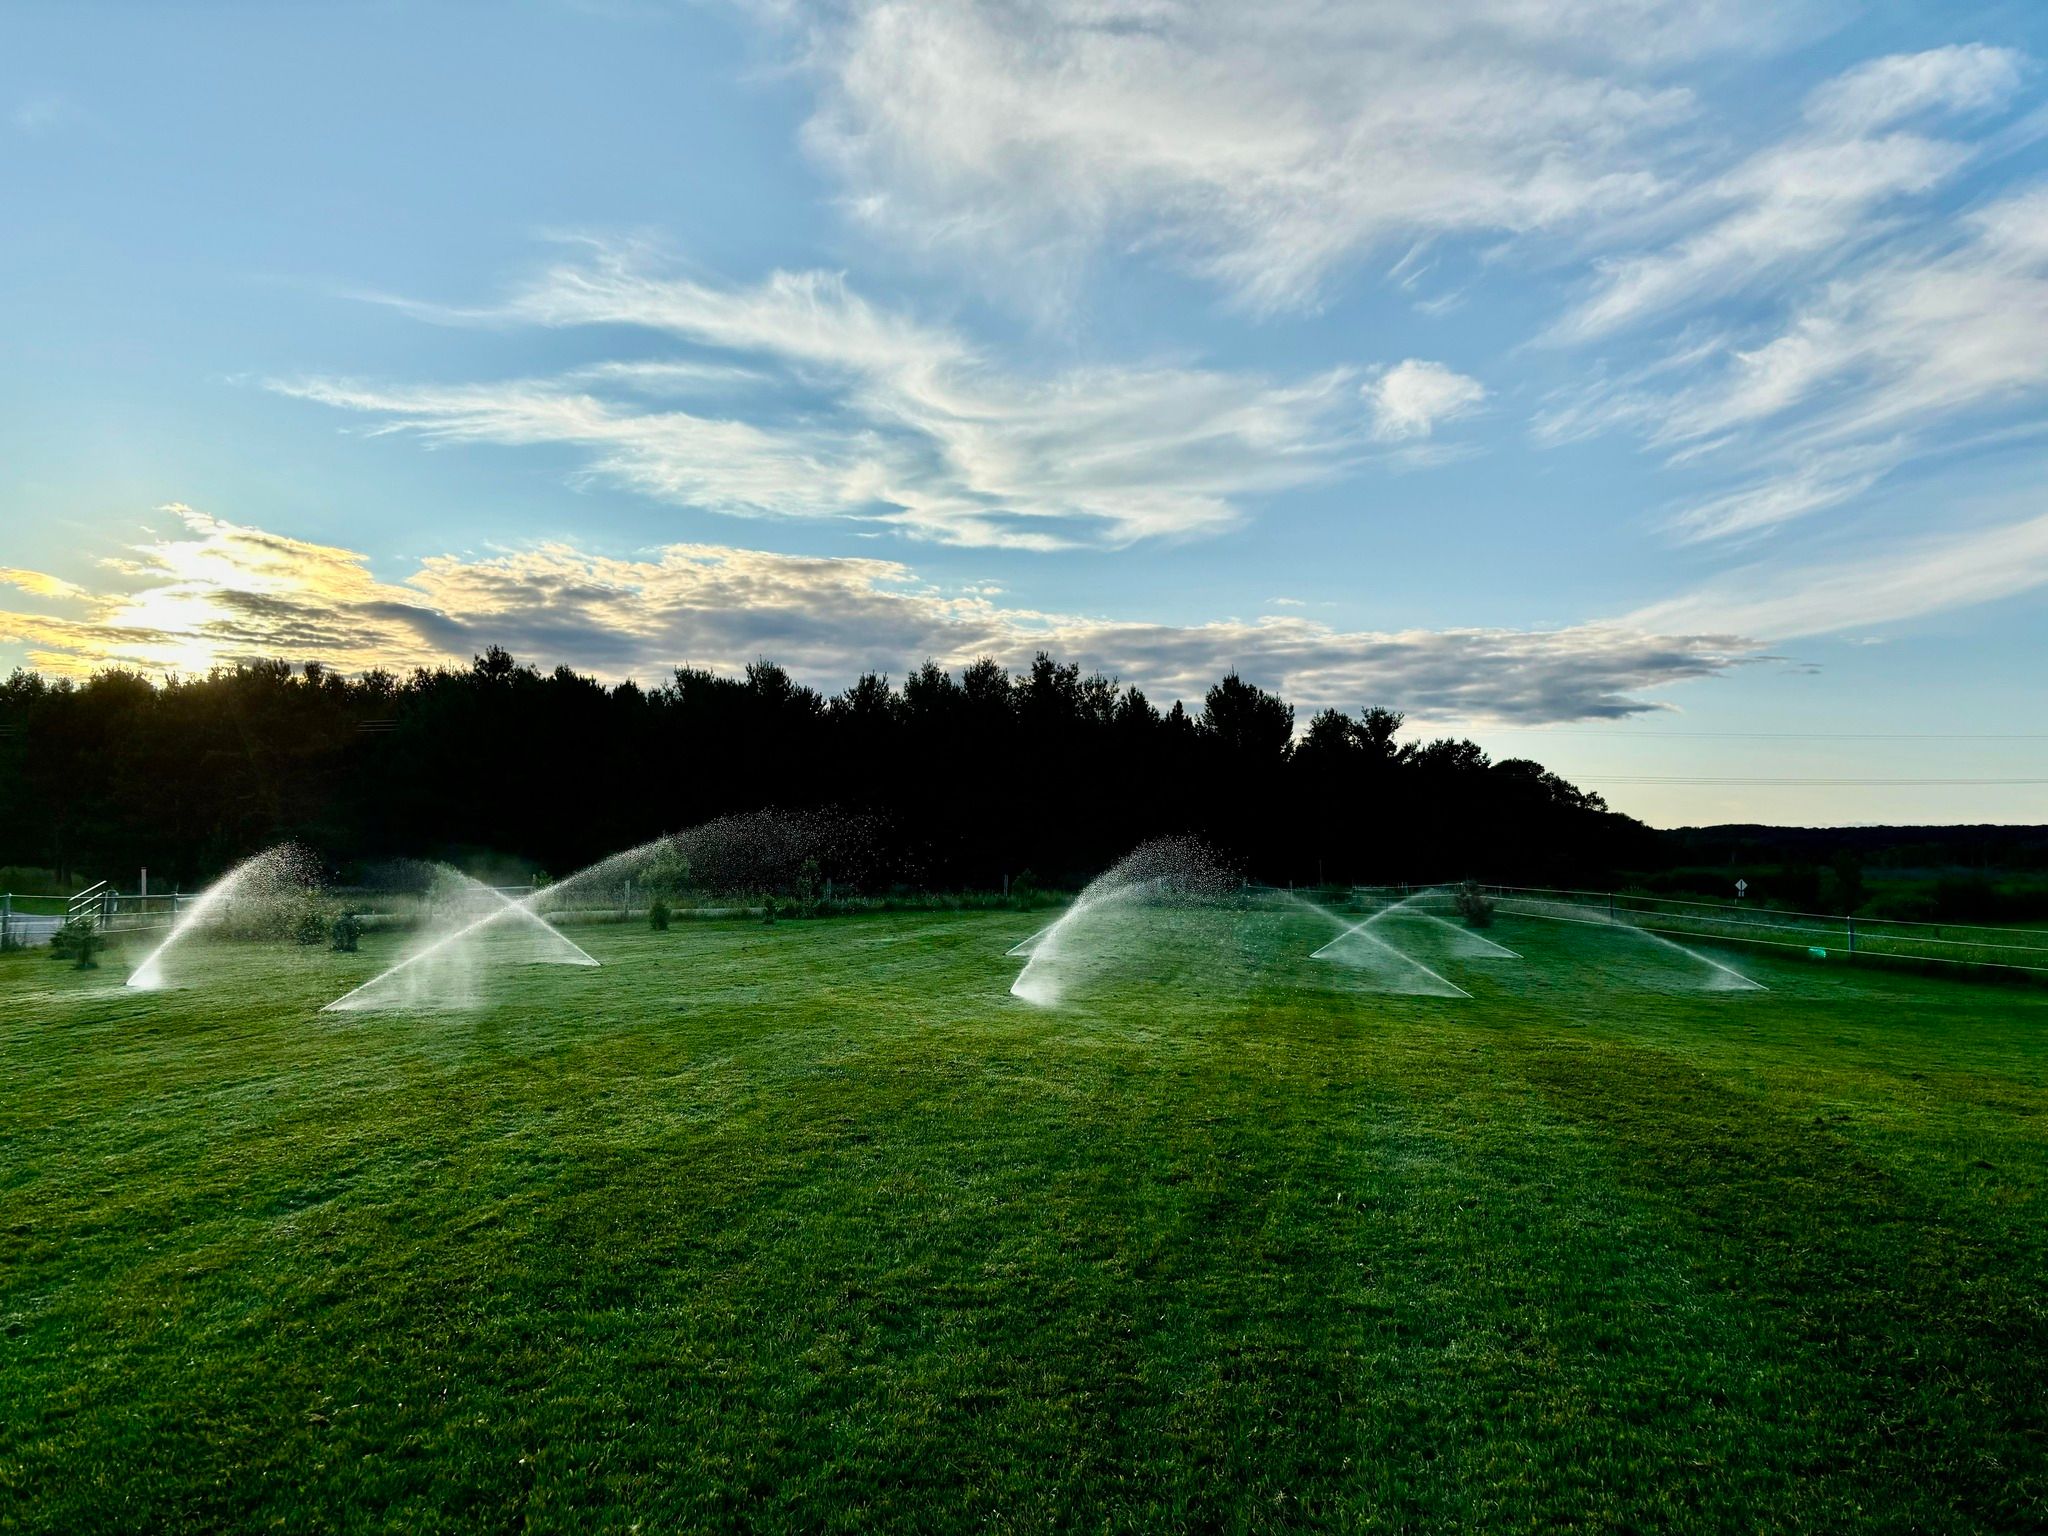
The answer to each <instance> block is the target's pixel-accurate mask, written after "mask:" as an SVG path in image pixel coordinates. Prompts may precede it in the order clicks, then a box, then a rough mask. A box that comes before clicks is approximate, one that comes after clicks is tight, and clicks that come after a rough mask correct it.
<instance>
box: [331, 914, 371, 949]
mask: <svg viewBox="0 0 2048 1536" xmlns="http://www.w3.org/2000/svg"><path fill="white" fill-rule="evenodd" d="M362 937H363V920H362V919H361V918H359V917H357V916H356V915H355V913H353V912H344V913H342V914H341V916H339V917H337V918H336V919H335V920H334V926H333V927H332V928H331V929H329V930H328V935H327V947H328V948H329V949H331V950H333V951H334V952H335V953H336V954H338V955H352V954H354V953H355V952H356V947H357V946H358V945H359V944H360V943H361V941H362Z"/></svg>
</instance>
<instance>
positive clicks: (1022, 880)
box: [1010, 869, 1038, 911]
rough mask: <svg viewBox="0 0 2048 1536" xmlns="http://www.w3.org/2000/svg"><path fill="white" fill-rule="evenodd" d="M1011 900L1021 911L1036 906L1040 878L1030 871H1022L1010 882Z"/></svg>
mask: <svg viewBox="0 0 2048 1536" xmlns="http://www.w3.org/2000/svg"><path fill="white" fill-rule="evenodd" d="M1010 900H1011V902H1012V903H1013V904H1014V905H1015V906H1016V907H1017V908H1018V910H1020V911H1022V910H1024V909H1026V908H1028V907H1031V906H1034V905H1035V904H1036V903H1037V901H1038V877H1037V876H1036V875H1034V874H1032V873H1031V871H1030V870H1028V869H1026V870H1022V871H1020V872H1019V873H1018V875H1017V878H1016V879H1014V880H1012V881H1011V882H1010Z"/></svg>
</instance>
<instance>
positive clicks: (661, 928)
mask: <svg viewBox="0 0 2048 1536" xmlns="http://www.w3.org/2000/svg"><path fill="white" fill-rule="evenodd" d="M673 915H674V914H673V913H671V912H670V911H669V909H668V902H667V901H666V900H664V899H663V898H662V897H659V896H657V897H655V898H654V900H653V901H652V902H651V903H649V905H648V908H647V926H648V927H650V928H652V929H653V930H654V931H655V932H656V933H667V932H668V921H669V918H670V917H672V916H673Z"/></svg>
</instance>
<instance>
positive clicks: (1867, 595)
mask: <svg viewBox="0 0 2048 1536" xmlns="http://www.w3.org/2000/svg"><path fill="white" fill-rule="evenodd" d="M2043 585H2048V514H2041V515H2036V516H2033V517H2027V518H2022V519H2019V520H2016V521H2008V522H2004V523H1997V524H1992V525H1989V526H1985V527H1980V528H1976V529H1972V530H1970V531H1968V532H1965V533H1961V534H1943V535H1938V536H1934V537H1930V538H1926V539H1921V540H1916V541H1914V542H1911V543H1908V544H1905V545H1902V546H1893V547H1890V548H1887V549H1883V550H1880V551H1878V552H1876V553H1874V554H1867V555H1858V556H1854V557H1852V558H1849V559H1845V560H1839V561H1836V562H1833V563H1831V564H1825V565H1812V566H1806V567H1801V568H1794V569H1790V570H1788V569H1786V568H1785V567H1783V566H1782V565H1775V564H1772V565H1756V566H1751V567H1748V568H1745V569H1743V570H1739V571H1735V572H1732V573H1730V574H1729V575H1727V576H1726V577H1724V578H1722V579H1721V580H1719V581H1716V582H1713V583H1710V584H1708V585H1707V586H1705V587H1702V588H1700V589H1699V590H1698V591H1695V592H1692V593H1688V594H1687V595H1685V596H1683V597H1680V598H1675V599H1672V600H1670V601H1668V602H1662V603H1656V604H1653V605H1651V606H1649V607H1646V608H1641V609H1638V610H1637V611H1636V612H1634V613H1632V614H1630V615H1629V616H1628V617H1627V618H1626V619H1625V620H1623V621H1622V622H1623V623H1626V624H1630V625H1635V626H1640V627H1643V628H1646V629H1651V630H1660V629H1662V630H1668V629H1677V630H1690V629H1709V630H1727V631H1732V632H1735V633H1740V634H1744V635H1756V636H1759V637H1761V638H1762V639H1764V640H1767V641H1769V640H1778V639H1790V638H1795V637H1798V636H1802V635H1825V634H1835V633H1838V632H1840V631H1842V630H1847V629H1863V628H1868V627H1870V626H1873V625H1879V624H1889V623H1896V622H1899V621H1901V620H1905V619H1914V618H1920V617H1922V616H1924V615H1926V614H1930V613H1940V612H1945V611H1947V610H1949V609H1954V608H1963V607H1968V606H1970V605H1972V604H1975V603H1986V602H1994V601H1996V600H1998V599H2000V598H2005V597H2013V596H2016V595H2018V594H2019V593H2022V592H2031V591H2033V590H2035V589H2036V588H2038V587H2041V586H2043Z"/></svg>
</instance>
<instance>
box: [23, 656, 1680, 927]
mask: <svg viewBox="0 0 2048 1536" xmlns="http://www.w3.org/2000/svg"><path fill="white" fill-rule="evenodd" d="M1401 723H1402V721H1401V716H1400V715H1398V714H1396V713H1393V712H1391V711H1389V710H1385V709H1378V708H1371V707H1367V708H1363V709H1361V710H1360V711H1358V712H1357V713H1355V714H1347V713H1343V712H1340V711H1336V710H1326V711H1324V712H1323V713H1321V714H1318V715H1316V716H1315V717H1314V718H1312V719H1310V720H1308V721H1307V722H1306V723H1305V725H1303V726H1302V727H1301V728H1300V729H1299V731H1297V722H1296V714H1295V710H1294V709H1293V707H1292V706H1291V705H1289V704H1288V703H1287V702H1286V701H1284V700H1283V699H1281V698H1279V697H1277V696H1275V695H1274V694H1272V693H1269V692H1266V691H1264V690H1262V689H1260V688H1257V687H1254V686H1252V685H1251V684H1249V683H1247V682H1245V681H1243V680H1242V679H1241V678H1238V677H1235V676H1229V677H1225V678H1222V679H1221V680H1219V681H1218V682H1217V683H1216V684H1215V686H1213V687H1212V688H1210V689H1209V690H1208V693H1207V696H1206V698H1205V699H1204V701H1203V703H1202V706H1201V708H1200V709H1199V710H1197V711H1192V712H1191V711H1189V710H1187V709H1185V708H1183V707H1182V706H1181V705H1180V704H1175V705H1173V706H1172V707H1171V708H1169V709H1166V710H1161V709H1158V708H1157V707H1155V706H1154V705H1153V704H1152V703H1150V702H1149V701H1148V700H1147V699H1146V698H1145V696H1144V695H1143V694H1142V693H1140V692H1139V691H1138V690H1136V689H1135V688H1129V687H1119V686H1118V685H1117V683H1116V682H1115V681H1114V680H1112V679H1109V678H1105V677H1101V676H1095V675H1088V674H1084V673H1083V672H1082V671H1081V670H1080V669H1079V668H1078V667H1076V666H1072V665H1068V664H1063V663H1060V662H1057V661H1055V660H1053V659H1051V658H1050V657H1046V656H1041V657H1039V658H1038V660H1037V662H1036V663H1035V664H1034V665H1033V666H1032V667H1031V669H1030V670H1029V671H1028V672H1027V673H1024V674H1023V675H1020V676H1012V675H1011V674H1010V673H1008V672H1006V671H1005V670H1004V669H1003V668H1002V667H1001V666H999V665H997V664H996V663H995V662H992V661H980V662H976V663H974V664H973V665H971V666H969V667H967V668H965V669H964V671H962V672H961V674H960V675H959V676H957V677H955V676H953V675H951V674H949V673H948V672H946V671H944V670H942V669H941V668H939V667H937V666H935V665H932V664H930V663H927V664H926V665H924V666H922V667H920V668H918V669H917V670H916V671H914V672H912V673H911V674H910V675H909V676H908V677H907V678H906V679H905V680H904V682H903V684H902V686H901V687H895V686H892V685H891V684H890V682H889V681H888V680H886V679H884V678H882V677H878V676H866V677H863V678H861V679H860V681H859V682H857V683H856V684H855V685H854V686H853V687H851V688H849V689H847V690H846V691H845V692H843V693H840V694H838V695H836V696H832V697H826V696H824V695H822V694H820V693H818V692H817V691H815V690H813V689H811V688H807V687H805V686H803V685H802V684H800V683H799V682H797V681H796V680H794V679H792V678H791V677H790V676H789V674H788V673H786V672H785V671H784V670H783V669H781V668H780V667H777V666H775V665H772V664H769V663H766V662H762V663H757V664H755V665H753V666H750V667H748V668H747V670H746V674H745V676H744V677H740V678H728V677H719V676H715V675H713V674H711V673H709V672H705V671H699V670H688V669H683V670H678V671H676V672H675V674H674V675H673V676H672V677H671V678H670V679H669V680H668V681H666V682H664V683H662V684H660V685H659V686H655V687H643V686H639V685H636V684H634V683H630V682H627V683H618V684H608V683H604V682H600V681H598V680H595V679H593V678H590V677H586V676H583V675H580V674H578V673H575V672H572V671H570V670H568V669H566V668H561V669H557V670H556V671H554V672H552V673H543V672H540V671H537V670H535V669H534V668H532V667H528V666H522V665H520V664H518V663H517V662H516V661H515V660H514V659H513V658H512V657H511V656H509V655H507V654H506V653H505V652H504V651H502V650H498V649H493V650H491V651H490V652H489V653H488V654H486V655H484V656H481V657H478V658H477V659H476V660H475V662H474V664H473V665H472V666H470V667H468V668H467V669H444V670H436V671H419V672H415V673H413V674H412V675H411V676H409V677H398V676H393V675H390V674H388V673H383V672H370V673H367V674H364V675H362V676H357V677H348V676H343V675H341V674H338V673H335V672H332V671H327V670H323V669H322V668H320V667H318V666H317V665H309V666H306V667H304V668H297V669H295V668H293V667H291V666H289V665H287V664H285V663H283V662H266V663H257V664H248V665H242V666H238V667H235V668H233V669H221V670H217V671H215V672H212V673H210V674H209V675H207V676H205V677H198V678H186V679H171V680H167V681H165V682H162V683H154V682H151V681H150V680H148V679H147V678H144V677H142V676H139V675H137V674H134V673H129V672H119V671H108V672H102V673H100V674H98V675H97V676H95V677H93V678H91V679H90V680H88V681H86V682H84V683H81V684H73V683H71V682H69V681H66V680H56V681H52V680H50V679H47V678H44V677H42V676H40V675H38V674H35V673H32V672H17V673H15V674H14V675H13V676H12V677H11V678H10V679H8V680H7V681H6V682H5V683H4V684H0V829H4V830H0V864H16V865H31V866H40V867H44V868H49V869H53V870H56V871H58V872H59V874H60V876H62V877H63V878H64V879H66V880H74V881H75V880H77V879H79V878H88V877H89V878H97V877H103V876H104V877H113V878H118V879H124V880H125V879H132V874H131V873H130V872H132V871H133V870H135V869H136V868H138V867H140V866H147V867H148V868H149V869H150V870H151V872H152V878H153V880H161V881H164V882H166V883H168V882H170V881H178V882H182V883H185V884H187V885H188V886H189V885H190V884H192V883H194V882H199V881H203V880H205V879H207V878H209V877H210V876H211V875H212V874H214V873H216V872H218V871H219V870H220V869H221V868H223V867H224V866H225V865H227V864H229V863H231V862H232V861H234V860H235V859H237V858H239V857H241V856H243V855H245V854H248V853H250V852H252V851H254V850H256V849H259V848H262V847H265V846H267V845H269V844H272V843H276V842H278V841H281V840H284V839H287V838H291V839H297V840H299V841H302V842H304V843H306V844H308V845H309V846H310V847H312V848H313V849H315V850H317V851H318V852H319V853H320V855H321V856H322V857H324V858H325V859H327V860H328V861H329V862H330V864H331V865H332V866H333V868H334V869H335V870H336V871H337V872H339V873H341V874H342V875H344V876H346V875H347V874H348V873H349V872H350V871H351V870H352V869H353V868H356V867H360V866H361V865H363V864H364V863H366V862H369V861H374V860H378V859H384V858H391V857H435V858H451V859H456V860H464V859H468V860H472V861H474V860H476V859H478V858H481V857H485V856H499V857H502V858H504V859H507V860H516V861H520V862H522V863H524V864H527V865H528V866H530V867H535V868H539V869H541V870H545V871H552V872H555V873H557V874H560V873H563V872H566V871H569V870H572V869H575V868H577V867H579V866H581V865H583V864H586V863H588V862H590V861H591V860H593V859H596V858H599V857H602V856H603V855H605V854H607V853H609V852H612V851H614V850H616V849H619V848H623V847H627V846H630V845H632V844H635V843H638V842H641V841H644V840H646V839H648V838H650V837H654V836H657V835H659V834H661V833H664V832H669V831H674V830H677V829H680V828H684V827H688V826H692V825H694V824H696V823H699V822H702V821H705V820H708V819H710V818H712V817H716V816H721V815H726V814H731V813H735V812H743V811H751V810H756V809H762V808H780V809H786V810H827V811H840V812H844V813H847V814H849V815H855V814H857V815H859V816H861V817H862V818H863V825H864V826H867V827H869V828H872V829H874V830H873V832H872V836H873V837H874V839H876V840H877V841H878V842H879V843H880V844H881V845H882V846H879V847H876V848H873V849H872V850H870V858H871V862H870V865H869V868H870V870H871V871H881V872H882V873H881V874H879V875H875V876H871V878H877V879H882V880H886V881H887V882H888V883H891V884H896V885H903V886H910V887H917V888H927V889H951V888H988V887H994V886H997V885H999V884H1001V883H1002V882H1003V881H1004V880H1005V879H1006V878H1015V877H1017V876H1019V875H1021V874H1024V873H1026V872H1029V873H1030V874H1031V875H1032V876H1033V877H1034V878H1035V879H1036V880H1037V881H1038V882H1040V883H1042V884H1071V883H1074V882H1076V881H1078V880H1081V879H1084V878H1085V877H1087V876H1088V875H1089V874H1091V873H1093V872H1095V871H1097V870H1099V869H1101V868H1102V867H1103V866H1105V865H1107V864H1109V863H1111V862H1113V861H1114V860H1115V859H1117V858H1118V857H1119V856H1120V855H1122V854H1123V853H1124V852H1126V851H1127V850H1128V849H1129V848H1130V847H1131V846H1132V845H1134V844H1136V843H1138V842H1140V841H1142V840H1144V839H1146V838H1148V837H1152V836H1157V835H1163V834H1171V833H1191V834H1194V835H1197V836H1200V837H1202V838H1204V839H1206V840H1207V841H1209V842H1210V843H1212V844H1213V845H1215V846H1216V847H1217V848H1218V849H1220V850H1222V851H1223V852H1224V853H1225V854H1226V855H1227V856H1229V857H1230V858H1232V859H1233V860H1235V861H1236V862H1237V864H1238V865H1239V866H1240V867H1241V868H1242V869H1243V870H1244V872H1245V873H1246V874H1247V875H1249V876H1252V877H1254V878H1259V879H1265V880H1270V881H1274V882H1286V881H1300V882H1308V881H1317V880H1327V881H1340V880H1358V881H1380V880H1403V879H1414V880H1424V879H1427V880H1441V879H1447V878H1453V877H1459V876H1463V875H1466V874H1472V875H1477V876H1479V877H1481V878H1486V879H1492V880H1531V881H1546V882H1547V881H1567V880H1581V879H1590V878H1593V877H1595V876H1598V875H1601V874H1604V873H1605V872H1606V871H1608V870H1611V869H1613V868H1616V867H1619V866H1624V865H1639V864H1641V863H1643V862H1644V861H1645V860H1646V859H1647V858H1649V857H1650V854H1651V849H1652V846H1653V844H1654V838H1655V834H1652V833H1650V832H1649V831H1648V829H1647V828H1645V827H1643V826H1642V825H1641V824H1640V823H1639V822H1636V821H1634V820H1632V819H1630V818H1628V817H1625V816H1620V815H1616V814H1614V813H1612V812H1610V811H1608V810H1607V809H1606V807H1605V805H1604V803H1603V802H1602V801H1601V799H1600V797H1599V796H1598V795H1593V794H1586V793H1582V792H1581V791H1580V790H1578V789H1576V788H1574V787H1573V786H1572V785H1570V784H1568V783H1566V782H1565V781H1564V780H1562V779H1560V778H1559V777H1557V776H1556V775H1555V774H1552V773H1549V772H1547V771H1546V770H1545V769H1544V768H1543V767H1542V766H1541V765H1540V764H1538V763H1535V762H1530V761H1527V760H1522V759H1513V760H1505V761H1498V762H1496V761H1493V760H1491V759H1490V758H1489V757H1488V756H1487V754H1486V753H1485V752H1483V751H1481V750H1480V749H1479V747H1477V746H1476V745H1475V744H1473V743H1472V742H1470V741H1462V740H1454V739H1442V740H1436V741H1430V742H1426V743H1415V742H1397V741H1396V734H1397V732H1398V731H1399V729H1400V727H1401Z"/></svg>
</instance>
